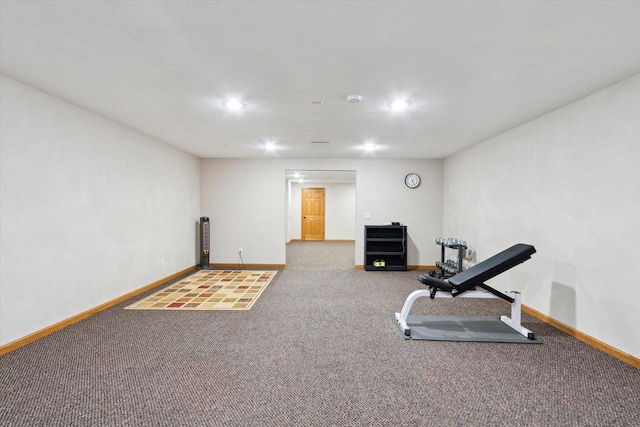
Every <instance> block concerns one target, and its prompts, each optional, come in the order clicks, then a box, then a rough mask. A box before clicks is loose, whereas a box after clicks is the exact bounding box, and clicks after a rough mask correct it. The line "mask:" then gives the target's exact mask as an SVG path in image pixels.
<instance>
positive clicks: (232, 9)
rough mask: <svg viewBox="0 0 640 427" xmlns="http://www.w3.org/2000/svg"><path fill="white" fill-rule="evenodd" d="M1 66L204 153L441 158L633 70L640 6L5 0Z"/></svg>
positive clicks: (638, 60) (638, 54)
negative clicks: (236, 105)
mask: <svg viewBox="0 0 640 427" xmlns="http://www.w3.org/2000/svg"><path fill="white" fill-rule="evenodd" d="M0 72H1V73H2V74H3V75H5V76H7V77H10V78H13V79H15V80H18V81H20V82H23V83H25V84H27V85H30V86H32V87H34V88H37V89H39V90H41V91H44V92H46V93H49V94H52V95H55V96H57V97H59V98H62V99H64V100H66V101H68V102H70V103H72V104H75V105H78V106H81V107H83V108H86V109H88V110H91V111H94V112H96V113H98V114H100V115H102V116H104V117H107V118H109V119H111V120H114V121H116V122H119V123H122V124H124V125H126V126H129V127H131V128H133V129H136V130H138V131H139V132H141V133H144V134H147V135H150V136H152V137H154V138H156V139H158V140H161V141H164V142H166V143H168V144H170V145H173V146H175V147H177V148H179V149H181V150H184V151H186V152H189V153H192V154H194V155H197V156H200V157H218V158H225V157H237V158H263V157H279V158H403V159H407V158H443V157H446V156H449V155H451V154H453V153H456V152H458V151H460V150H463V149H465V148H467V147H470V146H472V145H474V144H476V143H478V142H480V141H483V140H485V139H487V138H490V137H492V136H494V135H497V134H500V133H502V132H504V131H506V130H508V129H510V128H513V127H515V126H518V125H520V124H522V123H524V122H526V121H529V120H531V119H533V118H535V117H538V116H540V115H542V114H545V113H547V112H549V111H552V110H554V109H556V108H559V107H561V106H563V105H566V104H568V103H570V102H572V101H575V100H577V99H579V98H581V97H584V96H586V95H589V94H591V93H593V92H595V91H597V90H599V89H601V88H603V87H606V86H608V85H611V84H614V83H616V82H618V81H620V80H623V79H625V78H627V77H630V76H633V75H635V74H638V73H640V2H638V1H512V2H510V1H471V2H468V1H261V2H258V1H249V2H245V1H229V2H227V1H208V2H207V1H197V2H196V1H189V2H177V1H128V2H116V1H63V0H57V1H17V2H15V1H9V0H2V1H1V2H0ZM353 94H355V95H360V96H361V101H360V102H359V103H349V102H347V96H348V95H353ZM228 97H236V98H239V99H241V100H242V101H243V102H244V103H245V104H246V106H245V108H244V109H242V110H240V111H236V112H234V111H229V110H227V109H226V108H225V107H224V106H223V105H222V102H223V100H225V99H227V98H228ZM396 97H403V98H406V99H407V100H408V101H409V102H410V105H409V107H408V108H407V109H406V110H404V111H401V112H398V111H392V110H391V109H389V107H388V104H389V103H390V102H391V100H392V99H394V98H396ZM311 141H321V142H322V143H311ZM268 142H271V143H273V144H275V149H274V150H272V151H267V150H265V144H266V143H268ZM367 142H370V143H371V144H372V145H374V149H373V150H371V151H365V150H363V149H362V147H363V145H364V144H365V143H367Z"/></svg>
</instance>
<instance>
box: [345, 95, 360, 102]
mask: <svg viewBox="0 0 640 427" xmlns="http://www.w3.org/2000/svg"><path fill="white" fill-rule="evenodd" d="M360 101H362V95H348V96H347V102H348V103H350V104H357V103H358V102H360Z"/></svg>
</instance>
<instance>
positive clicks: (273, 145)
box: [264, 142, 277, 151]
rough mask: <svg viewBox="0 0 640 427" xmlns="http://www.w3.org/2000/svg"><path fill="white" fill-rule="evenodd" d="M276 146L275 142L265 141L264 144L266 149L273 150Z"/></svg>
mask: <svg viewBox="0 0 640 427" xmlns="http://www.w3.org/2000/svg"><path fill="white" fill-rule="evenodd" d="M276 148H277V146H276V144H275V143H273V142H267V143H266V144H264V149H265V150H267V151H273V150H275V149H276Z"/></svg>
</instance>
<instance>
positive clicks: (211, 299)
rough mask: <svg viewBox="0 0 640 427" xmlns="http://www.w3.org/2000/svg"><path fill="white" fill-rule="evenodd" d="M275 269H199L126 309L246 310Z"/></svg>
mask: <svg viewBox="0 0 640 427" xmlns="http://www.w3.org/2000/svg"><path fill="white" fill-rule="evenodd" d="M276 273H277V271H247V270H199V271H197V272H195V273H193V274H192V275H191V276H189V277H185V278H184V279H182V280H179V281H177V282H176V283H174V284H172V285H171V286H168V287H166V288H164V289H163V290H161V291H160V292H156V293H155V294H153V295H150V296H148V297H146V298H144V299H142V300H140V301H138V302H136V303H134V304H131V305H130V306H128V307H125V308H128V309H141V310H249V309H250V308H251V307H252V306H253V304H255V302H256V301H257V300H258V297H259V296H260V295H261V294H262V291H264V290H265V288H266V287H267V285H268V284H269V282H271V279H273V278H274V277H275V275H276Z"/></svg>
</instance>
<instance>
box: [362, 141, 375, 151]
mask: <svg viewBox="0 0 640 427" xmlns="http://www.w3.org/2000/svg"><path fill="white" fill-rule="evenodd" d="M362 148H364V149H365V151H373V150H375V149H376V144H374V143H373V142H366V143H365V144H364V145H363V146H362Z"/></svg>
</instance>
